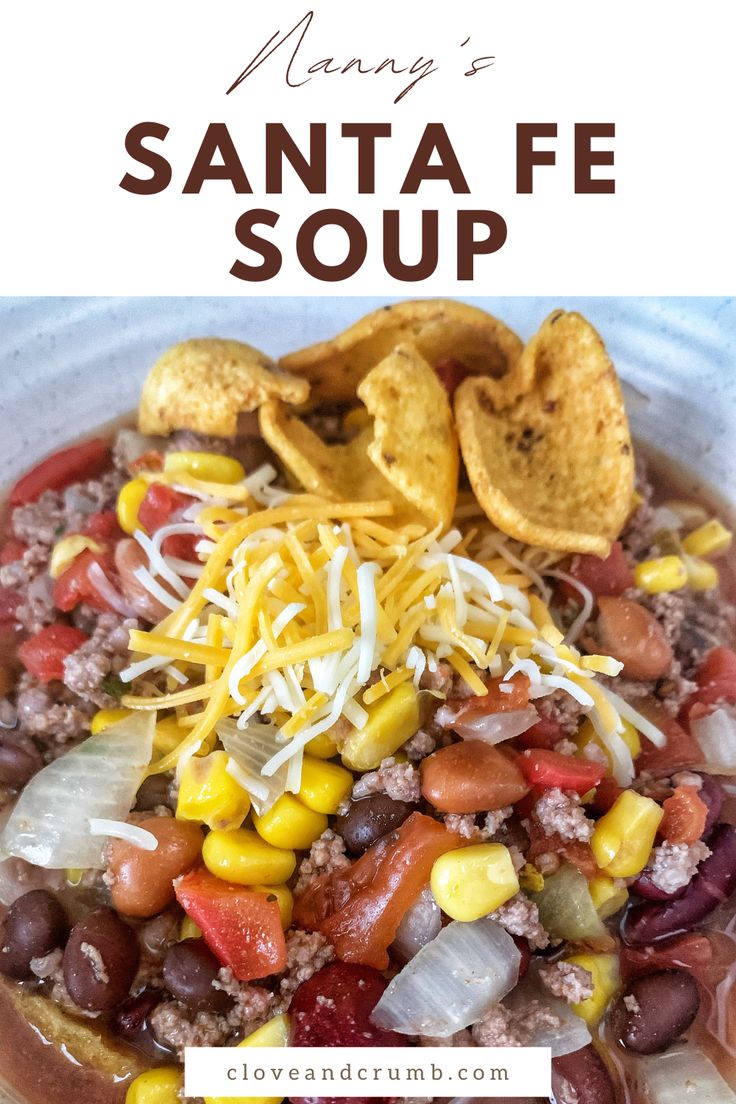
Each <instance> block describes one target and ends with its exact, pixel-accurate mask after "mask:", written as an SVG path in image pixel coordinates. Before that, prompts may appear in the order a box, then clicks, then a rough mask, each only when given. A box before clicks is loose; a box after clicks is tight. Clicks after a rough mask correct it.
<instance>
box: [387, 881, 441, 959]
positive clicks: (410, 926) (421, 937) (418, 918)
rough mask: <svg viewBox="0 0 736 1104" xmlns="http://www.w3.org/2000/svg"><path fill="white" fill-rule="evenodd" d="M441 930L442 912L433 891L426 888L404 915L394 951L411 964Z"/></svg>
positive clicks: (393, 945)
mask: <svg viewBox="0 0 736 1104" xmlns="http://www.w3.org/2000/svg"><path fill="white" fill-rule="evenodd" d="M441 928H442V911H441V909H440V906H439V905H438V904H437V902H436V901H435V899H434V897H433V895H432V890H431V889H430V888H429V886H425V887H424V889H423V890H422V892H421V893H420V894H419V896H418V897H417V899H416V901H415V902H414V904H413V905H411V906H410V908H408V909H407V910H406V912H405V913H404V917H403V919H402V921H401V923H400V924H399V927H398V929H397V931H396V936H395V938H394V941H393V944H392V951H393V952H394V953H395V955H396V957H397V958H399V959H400V960H401V961H402V962H409V961H410V960H411V959H412V958H414V956H415V955H416V954H417V953H418V952H419V951H420V950H421V949H422V947H424V946H426V944H427V943H429V941H430V940H431V939H434V938H435V936H437V935H439V933H440V930H441Z"/></svg>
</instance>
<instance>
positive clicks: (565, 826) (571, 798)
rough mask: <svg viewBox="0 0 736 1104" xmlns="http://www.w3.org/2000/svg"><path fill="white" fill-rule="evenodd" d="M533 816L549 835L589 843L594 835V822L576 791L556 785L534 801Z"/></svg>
mask: <svg viewBox="0 0 736 1104" xmlns="http://www.w3.org/2000/svg"><path fill="white" fill-rule="evenodd" d="M532 816H533V817H534V819H535V820H536V821H537V823H538V824H539V826H540V827H541V828H542V830H543V832H544V834H545V835H547V836H555V835H557V836H560V837H561V838H562V839H563V840H580V841H581V842H582V843H587V842H588V840H589V839H590V837H591V836H592V835H593V828H594V825H593V822H592V821H591V820H588V818H587V817H586V815H585V812H584V810H583V809H582V808H581V805H580V798H579V797H578V795H577V794H576V793H563V791H562V790H560V789H558V788H557V787H556V786H555V787H554V788H553V789H551V790H545V791H544V793H543V794H542V796H541V797H540V798H538V799H537V801H536V802H535V803H534V807H533V809H532Z"/></svg>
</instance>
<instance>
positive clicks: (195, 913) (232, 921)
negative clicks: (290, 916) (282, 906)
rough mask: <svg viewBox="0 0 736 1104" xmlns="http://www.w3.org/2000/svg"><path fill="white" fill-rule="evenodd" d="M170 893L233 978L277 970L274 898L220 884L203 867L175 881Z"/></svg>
mask: <svg viewBox="0 0 736 1104" xmlns="http://www.w3.org/2000/svg"><path fill="white" fill-rule="evenodd" d="M176 897H177V900H178V902H179V904H180V905H181V907H182V908H183V909H184V911H185V912H186V914H187V916H191V918H192V920H193V921H194V922H195V924H197V926H198V927H199V928H200V929H201V931H202V935H203V937H204V940H205V942H206V943H207V946H208V947H209V948H210V950H211V951H212V952H213V954H215V955H217V957H218V959H219V960H220V962H221V963H222V964H223V966H229V967H230V969H231V970H232V972H233V974H234V975H235V977H236V978H237V979H238V980H239V981H252V980H253V979H254V978H264V977H268V975H269V974H277V973H279V971H281V970H283V969H284V967H285V966H286V942H285V940H284V933H283V930H282V927H281V914H280V912H279V906H278V902H277V901H276V900H275V899H269V897H267V896H266V894H265V893H254V892H253V891H252V890H250V889H246V888H245V887H244V886H240V885H233V884H232V883H231V882H224V881H223V880H222V879H221V878H215V877H214V875H212V874H210V873H209V871H207V870H204V869H199V870H192V871H191V872H190V873H189V874H185V875H184V877H183V878H180V879H179V881H178V882H177V883H176Z"/></svg>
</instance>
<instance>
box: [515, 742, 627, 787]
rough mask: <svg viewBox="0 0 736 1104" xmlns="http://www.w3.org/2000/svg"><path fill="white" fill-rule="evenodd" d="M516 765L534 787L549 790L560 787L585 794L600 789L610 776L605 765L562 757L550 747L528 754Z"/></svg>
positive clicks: (527, 752)
mask: <svg viewBox="0 0 736 1104" xmlns="http://www.w3.org/2000/svg"><path fill="white" fill-rule="evenodd" d="M516 762H517V765H518V767H519V769H520V770H521V773H522V774H523V775H524V777H525V778H526V780H527V782H528V783H529V785H530V786H541V787H542V788H543V789H546V790H548V789H552V788H553V787H554V786H559V788H560V789H561V790H575V792H576V793H579V794H584V793H587V791H588V790H592V789H593V787H594V786H597V785H598V783H599V782H600V780H601V779H602V778H603V775H604V774H605V773H606V768H605V765H604V764H603V763H596V762H594V761H593V760H592V759H578V758H577V757H576V756H574V755H562V754H561V753H560V752H558V751H548V750H547V749H546V748H533V749H532V750H530V751H525V752H524V753H523V755H520V756H519V758H518V759H517V760H516Z"/></svg>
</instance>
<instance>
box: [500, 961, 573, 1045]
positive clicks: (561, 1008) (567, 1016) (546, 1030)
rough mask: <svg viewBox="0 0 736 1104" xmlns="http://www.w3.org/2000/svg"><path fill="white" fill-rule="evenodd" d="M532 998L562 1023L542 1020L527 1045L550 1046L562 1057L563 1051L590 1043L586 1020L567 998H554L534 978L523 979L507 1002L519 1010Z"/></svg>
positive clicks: (528, 1003) (526, 1005) (529, 1002)
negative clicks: (575, 1010) (576, 1011)
mask: <svg viewBox="0 0 736 1104" xmlns="http://www.w3.org/2000/svg"><path fill="white" fill-rule="evenodd" d="M532 1001H536V1002H537V1004H538V1005H539V1004H541V1005H542V1006H543V1007H544V1008H545V1009H549V1011H550V1012H551V1013H552V1014H553V1016H555V1017H556V1018H557V1020H558V1021H559V1022H558V1023H556V1024H546V1023H540V1024H539V1025H538V1026H536V1027H535V1030H534V1031H533V1033H532V1036H531V1038H530V1039H529V1041H528V1043H527V1044H526V1045H527V1046H533V1047H549V1048H550V1050H551V1051H552V1057H553V1058H561V1057H562V1055H563V1054H572V1053H573V1051H576V1050H580V1049H581V1048H582V1047H584V1046H587V1045H588V1043H589V1042H590V1032H589V1031H588V1028H587V1027H586V1026H585V1020H583V1019H581V1017H580V1016H577V1015H576V1014H575V1013H574V1012H573V1010H572V1008H570V1005H569V1004H567V1002H566V1001H563V1000H558V999H557V997H551V996H550V995H549V993H547V992H545V991H544V990H543V989H542V988H541V986H540V985H539V982H537V981H536V980H535V979H534V978H532V977H526V978H524V981H522V983H521V985H517V987H516V989H514V991H513V993H511V994H510V995H509V996H508V997H507V999H506V1000H505V1001H504V1004H505V1005H507V1006H508V1007H509V1008H512V1009H513V1010H514V1011H517V1012H519V1011H523V1010H524V1009H525V1008H528V1007H529V1005H530V1004H531V1002H532Z"/></svg>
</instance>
